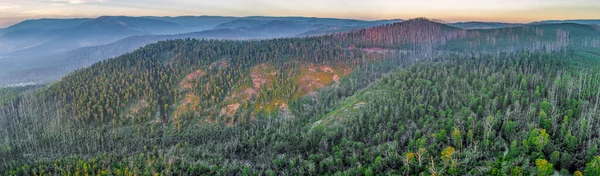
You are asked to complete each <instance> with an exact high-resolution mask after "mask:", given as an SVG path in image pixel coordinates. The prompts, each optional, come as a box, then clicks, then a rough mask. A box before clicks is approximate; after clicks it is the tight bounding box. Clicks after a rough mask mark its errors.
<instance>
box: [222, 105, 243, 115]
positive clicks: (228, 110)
mask: <svg viewBox="0 0 600 176" xmlns="http://www.w3.org/2000/svg"><path fill="white" fill-rule="evenodd" d="M240 106H241V105H240V104H239V103H234V104H230V105H227V107H224V108H222V109H221V114H223V115H227V116H229V117H233V115H235V113H236V112H237V110H238V109H239V108H240Z"/></svg>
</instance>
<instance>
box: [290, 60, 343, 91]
mask: <svg viewBox="0 0 600 176" xmlns="http://www.w3.org/2000/svg"><path fill="white" fill-rule="evenodd" d="M351 71H352V70H351V69H349V68H342V67H333V66H327V65H320V66H317V65H313V64H307V65H306V66H303V67H302V68H301V70H300V74H299V75H298V77H297V78H296V79H295V81H294V84H295V85H297V86H298V87H299V90H298V92H297V94H296V97H295V98H298V97H299V96H303V95H306V94H308V93H310V92H313V91H315V90H318V89H320V88H323V87H325V86H329V85H331V84H333V83H338V82H339V80H340V78H341V77H342V76H345V75H347V74H349V73H350V72H351Z"/></svg>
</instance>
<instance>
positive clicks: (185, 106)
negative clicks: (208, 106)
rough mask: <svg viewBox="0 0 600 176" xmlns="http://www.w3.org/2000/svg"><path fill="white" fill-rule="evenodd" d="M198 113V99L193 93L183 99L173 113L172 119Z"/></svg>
mask: <svg viewBox="0 0 600 176" xmlns="http://www.w3.org/2000/svg"><path fill="white" fill-rule="evenodd" d="M189 111H193V112H199V111H200V97H198V96H197V95H195V94H193V93H188V94H187V95H186V96H185V99H184V100H183V101H182V102H181V104H180V105H179V107H177V110H175V113H173V118H174V119H179V117H181V115H183V113H185V112H189Z"/></svg>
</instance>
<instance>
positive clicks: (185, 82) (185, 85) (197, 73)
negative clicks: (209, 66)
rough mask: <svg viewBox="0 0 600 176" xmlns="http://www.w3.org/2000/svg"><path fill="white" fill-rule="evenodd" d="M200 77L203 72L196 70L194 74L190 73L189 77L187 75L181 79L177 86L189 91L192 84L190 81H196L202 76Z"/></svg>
mask: <svg viewBox="0 0 600 176" xmlns="http://www.w3.org/2000/svg"><path fill="white" fill-rule="evenodd" d="M202 75H204V72H203V71H202V70H200V69H198V70H196V71H194V72H192V73H190V74H189V75H187V76H186V77H185V79H183V80H182V81H181V82H180V83H179V86H180V87H181V88H182V89H191V88H192V83H191V82H192V80H194V79H196V78H198V77H199V76H202Z"/></svg>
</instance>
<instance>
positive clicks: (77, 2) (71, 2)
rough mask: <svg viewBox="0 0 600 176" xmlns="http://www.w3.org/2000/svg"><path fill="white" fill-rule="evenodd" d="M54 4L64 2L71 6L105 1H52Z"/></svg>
mask: <svg viewBox="0 0 600 176" xmlns="http://www.w3.org/2000/svg"><path fill="white" fill-rule="evenodd" d="M52 2H64V3H69V4H85V3H92V2H104V0H52Z"/></svg>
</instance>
